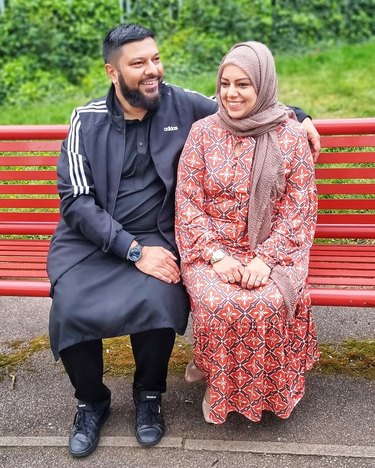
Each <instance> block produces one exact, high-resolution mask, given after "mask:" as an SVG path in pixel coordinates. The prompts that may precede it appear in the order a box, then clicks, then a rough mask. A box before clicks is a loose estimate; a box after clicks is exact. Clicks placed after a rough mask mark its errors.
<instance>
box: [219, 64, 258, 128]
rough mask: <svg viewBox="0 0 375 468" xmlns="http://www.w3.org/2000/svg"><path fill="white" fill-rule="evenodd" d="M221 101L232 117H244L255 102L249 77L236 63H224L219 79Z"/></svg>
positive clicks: (255, 95) (255, 97)
mask: <svg viewBox="0 0 375 468" xmlns="http://www.w3.org/2000/svg"><path fill="white" fill-rule="evenodd" d="M220 98H221V102H222V104H223V106H224V108H225V109H226V111H227V112H228V114H229V117H231V118H232V119H242V118H243V117H245V116H246V115H247V114H249V112H250V111H251V109H252V108H253V107H254V106H255V103H256V102H257V94H256V92H255V89H254V87H253V85H252V83H251V79H250V78H249V77H248V76H247V75H246V73H245V72H244V71H243V70H241V68H239V67H237V66H236V65H226V66H225V67H224V69H223V74H222V75H221V81H220Z"/></svg>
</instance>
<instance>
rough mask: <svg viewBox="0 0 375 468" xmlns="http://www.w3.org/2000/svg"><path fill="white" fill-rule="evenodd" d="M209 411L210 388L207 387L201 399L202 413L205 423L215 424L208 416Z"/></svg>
mask: <svg viewBox="0 0 375 468" xmlns="http://www.w3.org/2000/svg"><path fill="white" fill-rule="evenodd" d="M210 411H211V394H210V388H209V387H207V389H206V392H205V394H204V397H203V400H202V413H203V417H204V420H205V421H206V423H208V424H215V423H214V422H213V421H212V420H211V418H210Z"/></svg>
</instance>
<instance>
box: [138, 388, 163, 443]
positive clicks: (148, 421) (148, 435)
mask: <svg viewBox="0 0 375 468" xmlns="http://www.w3.org/2000/svg"><path fill="white" fill-rule="evenodd" d="M134 402H135V412H136V419H135V437H136V438H137V441H138V442H139V443H140V444H141V445H143V446H146V447H147V446H151V445H156V444H157V443H158V442H160V441H161V439H162V438H163V436H164V434H165V422H164V418H163V413H162V411H161V395H160V392H140V393H139V394H138V395H137V397H136V398H134Z"/></svg>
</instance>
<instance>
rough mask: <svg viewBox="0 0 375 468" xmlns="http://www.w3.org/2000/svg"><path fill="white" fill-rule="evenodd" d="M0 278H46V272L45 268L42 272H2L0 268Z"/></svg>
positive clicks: (34, 270)
mask: <svg viewBox="0 0 375 468" xmlns="http://www.w3.org/2000/svg"><path fill="white" fill-rule="evenodd" d="M0 278H7V279H11V278H47V272H46V270H45V268H44V269H43V270H42V269H40V270H38V269H33V270H28V271H25V270H3V269H2V268H0Z"/></svg>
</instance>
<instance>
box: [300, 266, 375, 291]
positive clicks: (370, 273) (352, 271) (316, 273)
mask: <svg viewBox="0 0 375 468" xmlns="http://www.w3.org/2000/svg"><path fill="white" fill-rule="evenodd" d="M328 266H330V265H328ZM309 276H311V277H312V278H313V277H326V278H328V279H331V280H332V281H337V280H341V279H342V278H351V279H352V280H353V281H357V279H358V278H366V279H368V280H369V281H371V284H373V285H374V286H375V265H372V268H370V269H364V270H362V269H358V268H345V267H342V268H314V267H310V268H309Z"/></svg>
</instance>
